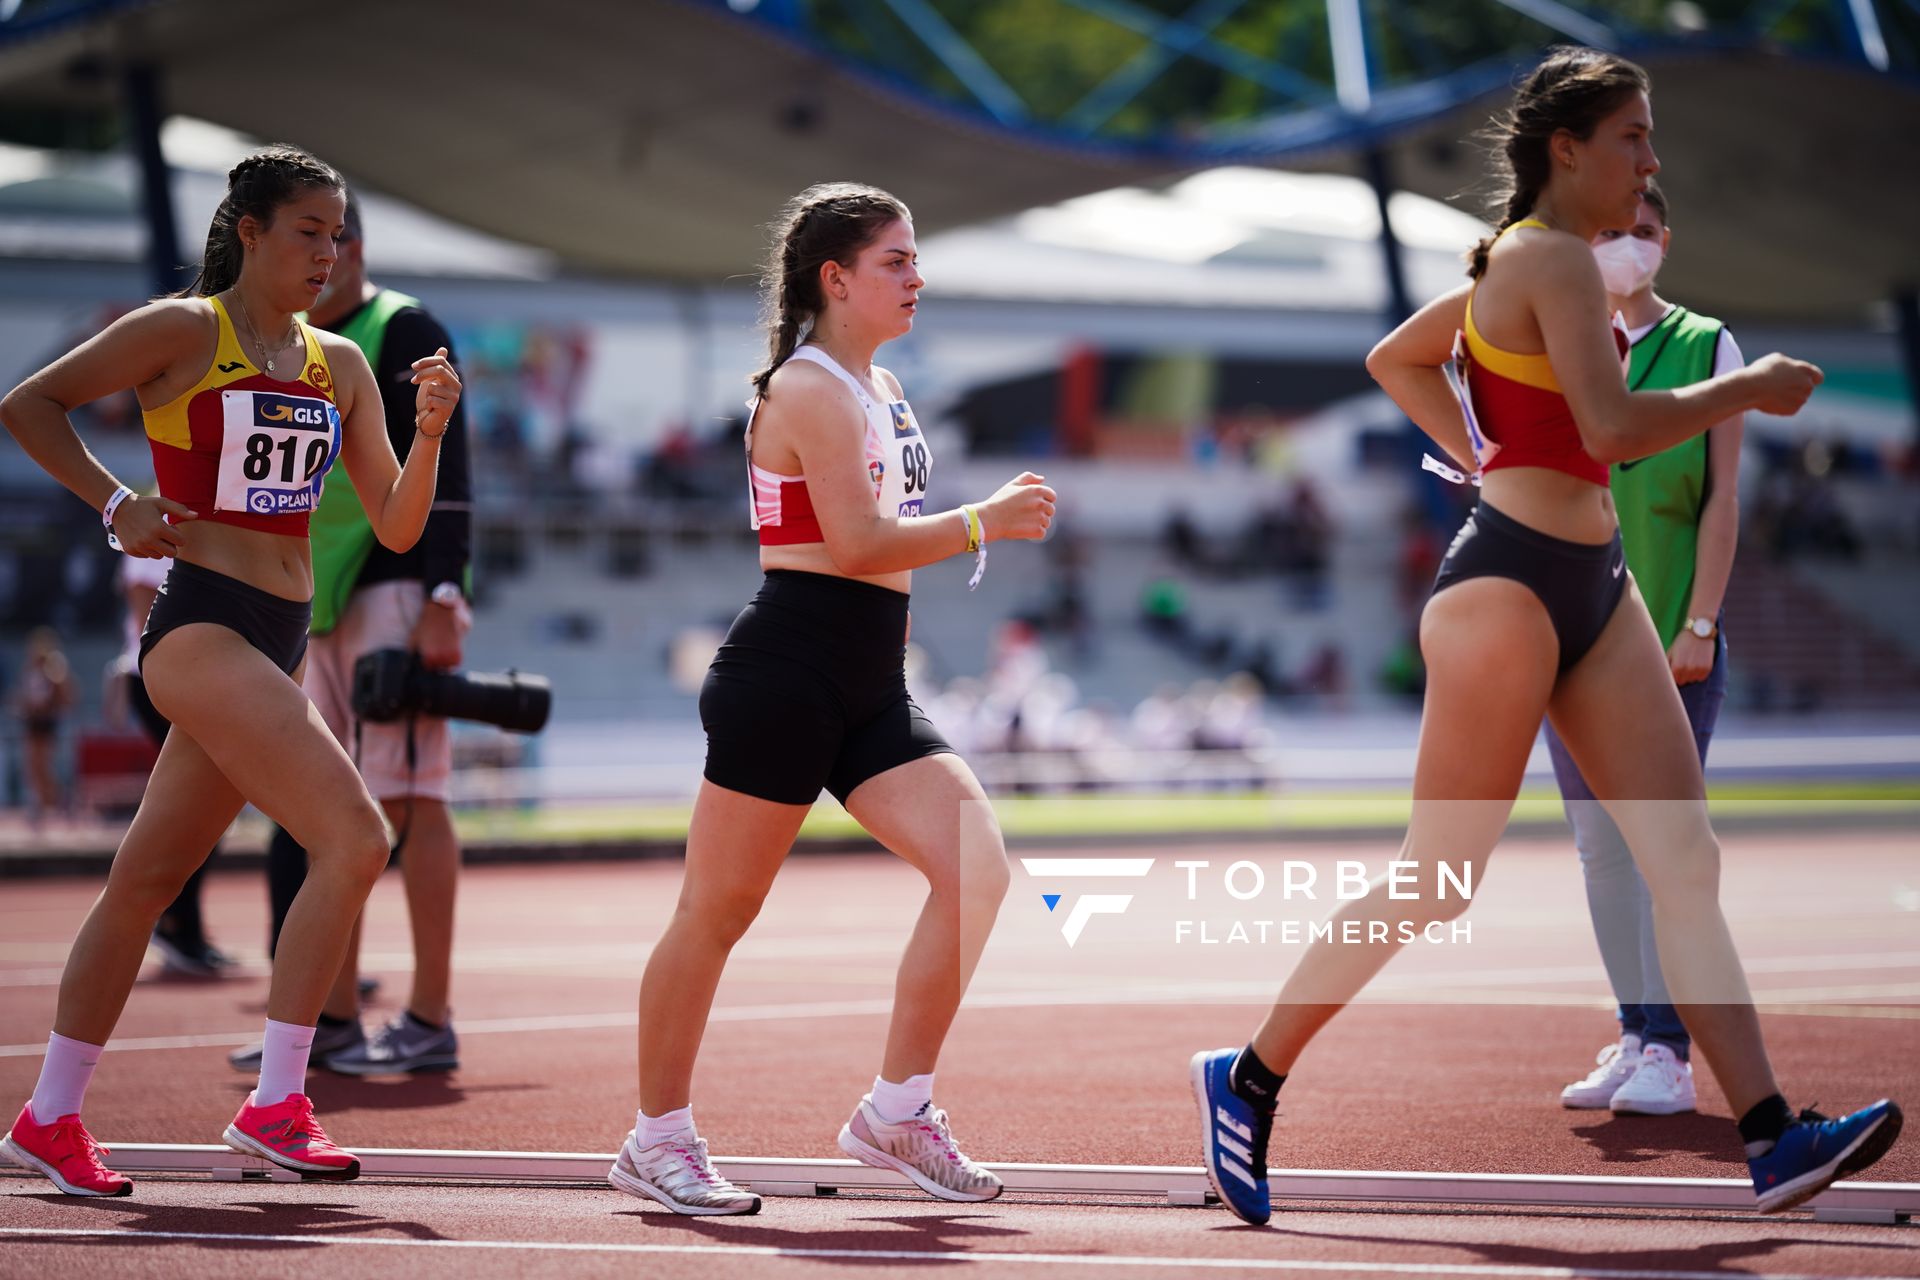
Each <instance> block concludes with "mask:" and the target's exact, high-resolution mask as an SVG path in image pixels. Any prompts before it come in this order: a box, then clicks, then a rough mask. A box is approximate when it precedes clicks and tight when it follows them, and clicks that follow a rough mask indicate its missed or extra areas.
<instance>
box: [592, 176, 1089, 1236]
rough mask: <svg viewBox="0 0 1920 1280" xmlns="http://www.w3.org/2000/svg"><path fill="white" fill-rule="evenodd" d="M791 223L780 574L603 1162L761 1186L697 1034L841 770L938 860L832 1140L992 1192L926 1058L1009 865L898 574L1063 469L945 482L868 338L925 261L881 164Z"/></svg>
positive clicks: (734, 680)
mask: <svg viewBox="0 0 1920 1280" xmlns="http://www.w3.org/2000/svg"><path fill="white" fill-rule="evenodd" d="M778 241H779V242H778V244H777V245H776V247H775V251H774V252H773V253H772V254H771V255H770V257H769V263H770V266H769V268H768V275H767V278H766V279H765V280H764V281H763V284H764V286H765V287H766V289H767V292H768V295H769V297H771V298H773V299H774V300H775V301H776V304H777V305H776V312H777V314H776V315H775V316H774V317H773V323H772V324H771V325H770V326H769V328H770V330H771V333H770V334H769V337H770V338H771V341H770V343H769V346H770V348H771V351H770V355H771V359H770V360H769V362H768V367H767V368H766V369H765V370H764V371H763V372H762V373H761V374H759V375H758V376H757V377H756V378H755V379H754V384H755V386H756V388H757V390H758V392H759V395H758V397H757V398H756V399H755V401H754V402H753V409H752V415H751V417H750V418H749V419H748V423H747V431H746V453H747V468H748V477H749V503H750V505H749V508H748V518H749V519H750V520H751V522H752V526H753V528H754V529H755V530H756V531H757V532H758V534H759V538H760V564H761V567H762V568H763V569H764V570H765V571H766V574H765V577H764V579H763V580H762V583H761V587H760V591H759V593H758V594H757V595H755V596H754V598H753V599H752V600H751V601H750V602H748V604H747V606H746V607H745V608H744V609H743V610H742V611H741V612H740V615H739V616H738V617H737V618H736V619H735V620H734V623H733V625H732V627H731V628H730V629H729V630H728V632H727V637H726V640H725V642H724V643H722V644H721V645H720V647H719V650H718V651H717V653H716V654H715V656H714V660H713V663H712V664H711V665H710V666H709V668H708V670H707V677H706V680H705V681H704V682H703V684H702V686H701V690H700V720H701V723H702V725H703V727H704V728H705V730H706V735H707V758H706V764H705V768H704V769H703V771H702V773H703V776H702V779H701V783H700V792H699V795H698V797H697V799H696V800H695V801H694V809H693V821H692V823H691V825H690V826H689V828H688V832H687V880H686V884H685V885H684V886H683V887H682V890H681V895H680V907H679V910H677V911H676V912H675V913H674V917H673V921H672V923H671V924H670V925H669V926H668V928H667V931H666V933H665V935H664V936H663V937H661V939H660V940H659V942H658V943H657V944H656V945H655V946H654V949H653V955H652V957H651V958H650V959H649V961H648V963H647V972H646V977H645V978H644V980H643V981H642V983H641V988H640V1027H641V1036H640V1104H641V1110H640V1114H639V1115H638V1116H636V1117H635V1122H634V1128H633V1132H632V1133H631V1134H629V1135H628V1136H627V1140H626V1142H625V1143H624V1144H623V1145H622V1147H621V1151H620V1156H619V1158H618V1160H617V1161H616V1162H615V1164H614V1166H613V1169H612V1171H611V1172H610V1173H609V1175H608V1178H609V1181H611V1182H612V1183H613V1185H614V1186H616V1187H618V1188H620V1189H621V1190H622V1191H626V1192H629V1193H630V1194H632V1195H635V1196H640V1197H642V1198H645V1199H648V1200H653V1201H657V1202H659V1203H661V1204H664V1205H666V1206H667V1207H668V1208H670V1209H673V1210H674V1211H676V1212H679V1213H688V1214H726V1213H753V1212H757V1211H758V1210H759V1208H760V1199H759V1197H758V1196H755V1195H753V1194H752V1193H750V1192H747V1191H743V1190H741V1189H740V1188H738V1187H735V1186H733V1185H732V1184H730V1183H728V1182H727V1180H726V1179H725V1178H724V1177H722V1176H720V1174H719V1173H718V1172H717V1171H716V1170H715V1169H714V1168H713V1165H712V1164H711V1162H710V1161H709V1160H708V1159H707V1154H706V1144H705V1143H704V1142H702V1141H701V1140H700V1139H699V1137H698V1135H697V1132H696V1130H695V1128H694V1125H693V1114H692V1111H691V1109H690V1108H689V1105H688V1097H689V1091H690V1089H691V1087H692V1075H693V1064H694V1057H695V1055H696V1053H697V1052H698V1049H699V1044H700V1039H701V1034H702V1031H703V1030H704V1028H705V1024H706V1020H707V1015H708V1011H709V1009H710V1008H711V1003H712V998H713V993H714V989H715V986H716V984H717V983H718V982H719V980H720V976H721V970H722V968H723V967H724V965H725V963H726V958H727V950H728V948H729V946H730V945H731V943H732V941H733V939H735V938H738V937H739V936H740V934H741V931H742V930H743V929H744V928H745V927H746V924H747V922H748V921H749V920H750V919H751V918H752V915H753V912H754V911H755V910H756V909H757V907H758V904H759V902H760V899H761V896H762V895H763V894H765V892H766V891H767V888H768V885H769V884H770V883H771V880H772V877H773V873H774V870H775V868H776V867H777V866H778V865H779V863H780V860H781V859H782V858H783V857H785V856H786V851H787V848H788V846H789V845H790V844H791V843H792V841H793V837H794V833H795V832H796V831H798V830H799V827H800V823H801V820H802V819H804V818H805V817H806V815H807V812H808V810H809V809H810V808H811V807H812V805H813V802H814V801H815V800H816V799H817V798H818V797H819V795H820V793H821V792H822V791H826V792H828V793H829V794H831V795H833V796H834V797H835V798H836V799H837V800H839V801H840V802H841V804H843V805H844V806H845V807H846V810H847V812H848V813H850V814H852V815H853V817H854V818H855V819H856V820H857V821H858V822H860V823H861V824H862V825H863V826H865V827H866V828H867V830H869V831H870V832H872V833H873V834H874V835H875V836H877V837H878V838H879V839H880V840H881V842H882V843H884V844H885V845H886V846H887V848H889V849H891V850H892V851H893V852H895V853H897V854H898V855H900V856H901V857H902V858H904V859H905V860H906V861H908V862H909V863H911V864H912V865H913V866H914V867H915V868H916V869H917V870H919V871H920V872H921V873H922V874H924V875H925V876H926V877H927V881H928V898H927V901H926V904H925V906H924V908H923V909H922V910H920V912H919V914H918V916H917V918H916V920H915V921H914V922H913V923H912V926H911V927H912V929H913V937H912V940H911V941H910V942H909V943H908V944H907V949H906V955H905V958H904V959H903V960H902V961H901V964H900V971H899V975H898V977H897V979H896V986H895V989H896V990H897V991H898V992H899V993H900V1002H899V1005H898V1006H897V1008H896V1009H895V1011H894V1019H893V1027H892V1030H891V1032H890V1033H889V1035H888V1037H887V1041H886V1046H885V1050H884V1054H883V1056H882V1057H881V1059H880V1062H879V1064H878V1065H879V1071H878V1073H877V1075H876V1077H875V1080H874V1086H873V1090H872V1092H871V1093H869V1094H868V1096H867V1097H865V1098H863V1099H861V1100H860V1102H859V1104H858V1105H857V1106H856V1107H855V1109H854V1113H853V1115H852V1117H851V1118H849V1119H848V1121H847V1123H846V1125H845V1126H844V1127H842V1129H841V1131H840V1135H839V1142H840V1147H841V1149H842V1150H843V1151H845V1152H847V1154H849V1155H851V1156H854V1157H855V1158H856V1159H859V1160H863V1161H865V1162H867V1163H869V1164H877V1165H881V1166H883V1167H886V1168H889V1169H893V1170H895V1171H897V1172H901V1173H904V1174H905V1175H906V1176H907V1177H908V1178H909V1179H911V1180H912V1181H913V1182H914V1183H915V1184H916V1185H917V1186H919V1187H921V1188H922V1189H923V1190H925V1191H927V1192H928V1193H929V1194H932V1195H935V1196H938V1197H940V1198H942V1199H945V1200H954V1201H977V1200H988V1199H991V1198H993V1197H994V1196H996V1195H998V1194H999V1192H1000V1185H1001V1184H1000V1180H999V1178H998V1177H996V1176H995V1175H994V1174H993V1173H992V1171H990V1170H988V1169H985V1168H982V1167H981V1166H980V1165H977V1164H975V1163H974V1162H973V1161H971V1160H969V1159H967V1157H966V1156H965V1154H964V1153H962V1152H961V1150H960V1148H959V1147H958V1145H957V1144H956V1142H955V1140H954V1136H953V1132H952V1130H951V1129H950V1128H949V1127H948V1125H947V1121H946V1116H945V1113H944V1112H942V1111H940V1110H939V1108H938V1107H937V1106H935V1105H934V1103H933V1072H934V1066H935V1063H936V1060H937V1058H938V1057H939V1054H940V1050H941V1046H942V1044H943V1043H944V1041H945V1039H946V1034H947V1028H948V1026H949V1024H950V1023H951V1021H952V1019H953V1016H954V1013H955V1012H956V1010H957V1009H958V1006H959V1003H960V998H961V995H962V994H963V993H964V991H965V990H966V985H967V979H968V977H969V976H970V975H971V974H972V971H973V967H974V962H975V961H976V960H977V959H978V957H979V954H980V948H981V947H982V946H983V945H984V944H985V942H986V938H987V934H988V932H989V931H990V930H991V928H992V923H993V917H994V914H995V912H997V911H998V909H999V905H1000V898H1001V895H1002V894H1004V892H1005V890H1006V886H1007V879H1008V873H1007V862H1006V849H1005V846H1004V844H1003V843H1002V841H1001V839H1000V832H999V828H998V826H997V824H996V823H995V821H994V818H993V813H992V809H991V806H990V805H989V804H988V801H987V798H986V796H985V794H984V793H983V792H982V790H981V788H980V784H979V782H978V781H977V780H976V779H975V778H974V776H973V773H972V771H971V770H970V769H969V768H968V767H967V764H966V762H965V761H964V760H962V759H961V758H960V756H959V755H958V754H956V753H955V752H954V750H953V747H952V746H951V744H949V743H948V742H947V741H946V740H945V739H944V738H943V737H942V736H941V735H940V732H939V730H938V729H937V728H936V727H935V726H934V724H933V722H932V720H931V719H930V718H928V716H927V715H926V714H925V713H924V712H923V711H922V710H921V709H920V708H919V707H918V706H917V705H916V704H915V703H914V700H913V696H912V693H911V691H910V690H909V689H908V687H907V680H906V673H905V656H906V640H907V630H908V624H907V603H908V594H907V593H908V589H909V587H910V586H911V583H912V578H913V570H914V569H916V568H919V567H921V566H922V565H931V564H934V563H936V562H938V561H940V560H944V559H947V558H948V557H950V556H955V555H961V554H964V553H966V552H970V551H982V554H983V557H984V548H983V544H984V543H986V542H988V541H999V540H1002V539H1036V538H1039V537H1041V536H1043V535H1044V534H1045V533H1046V530H1047V528H1048V526H1049V524H1050V523H1051V521H1052V517H1053V504H1054V494H1053V490H1052V489H1049V488H1048V487H1047V486H1046V484H1045V483H1044V482H1043V480H1042V478H1041V477H1040V476H1038V475H1035V474H1033V473H1032V472H1025V473H1022V474H1021V475H1019V476H1017V477H1015V478H1014V480H1013V481H1012V482H1010V483H1009V484H1007V485H1005V486H1004V487H1002V488H1001V489H1000V491H999V492H998V493H996V494H994V495H993V496H992V497H991V498H988V499H987V500H986V501H985V502H981V503H977V504H970V505H968V506H965V507H959V508H950V509H948V510H945V511H936V510H933V509H932V508H931V507H930V506H929V503H928V498H927V486H928V483H929V481H930V480H931V478H932V456H931V454H930V453H929V451H928V448H927V440H926V435H925V433H924V432H923V431H922V430H921V426H920V423H919V422H918V421H917V420H916V419H915V417H914V414H913V410H912V409H911V408H910V407H908V404H907V400H906V396H905V394H904V392H903V391H902V390H901V387H900V384H899V382H898V381H896V380H895V379H894V377H893V375H892V374H890V373H888V372H887V371H886V370H885V369H882V368H879V367H877V366H876V365H875V364H874V363H873V359H874V354H875V352H876V351H877V350H878V349H879V348H880V346H881V345H883V344H884V343H887V342H890V341H892V340H894V339H896V338H901V337H904V336H906V334H907V333H908V332H909V331H910V330H911V329H912V328H913V320H914V313H915V311H916V310H917V309H918V307H919V300H920V290H921V286H922V285H923V284H924V283H925V281H924V280H923V279H922V278H921V275H920V271H919V266H918V261H917V257H916V248H915V244H914V236H913V223H912V221H911V219H910V217H909V216H908V214H907V210H906V207H905V206H904V205H902V204H901V203H900V202H899V201H898V200H896V199H894V198H893V197H892V196H890V195H888V194H887V193H886V192H884V191H880V190H878V189H876V188H873V187H864V186H857V185H854V184H849V183H834V184H828V185H825V186H820V187H814V188H810V189H809V190H807V191H805V192H803V193H801V195H800V196H799V197H797V198H796V199H795V200H794V201H793V202H792V203H791V204H789V206H788V207H787V209H786V211H785V214H784V216H783V218H782V219H781V222H780V224H779V237H778ZM803 337H804V339H805V341H804V342H801V341H800V339H801V338H803ZM982 563H984V558H983V561H982ZM898 923H899V925H900V926H901V927H902V928H903V929H904V928H905V927H907V924H908V922H907V921H906V920H904V919H902V920H900V921H899V922H898ZM875 1049H876V1051H879V1050H880V1046H879V1045H878V1044H876V1045H875Z"/></svg>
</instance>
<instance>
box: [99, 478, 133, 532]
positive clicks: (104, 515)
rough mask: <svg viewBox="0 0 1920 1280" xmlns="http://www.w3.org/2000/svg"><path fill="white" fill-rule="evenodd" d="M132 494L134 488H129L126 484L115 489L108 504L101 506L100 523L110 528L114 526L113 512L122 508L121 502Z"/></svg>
mask: <svg viewBox="0 0 1920 1280" xmlns="http://www.w3.org/2000/svg"><path fill="white" fill-rule="evenodd" d="M132 496H133V490H131V489H129V488H127V486H125V485H121V486H120V487H119V488H118V489H115V490H114V491H113V496H112V497H111V498H108V499H107V505H106V506H104V507H102V508H100V523H101V524H102V525H104V526H105V527H106V528H108V529H111V528H113V513H114V512H116V511H118V510H119V509H120V504H121V503H123V502H125V501H126V500H127V499H128V498H131V497H132Z"/></svg>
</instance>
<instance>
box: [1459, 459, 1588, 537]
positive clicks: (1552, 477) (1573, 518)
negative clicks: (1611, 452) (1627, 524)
mask: <svg viewBox="0 0 1920 1280" xmlns="http://www.w3.org/2000/svg"><path fill="white" fill-rule="evenodd" d="M1480 496H1481V497H1483V498H1485V499H1486V500H1487V501H1488V502H1489V503H1491V504H1492V505H1493V506H1494V508H1495V509H1497V510H1498V511H1499V512H1500V513H1501V514H1502V515H1506V516H1510V517H1512V518H1513V519H1515V520H1518V521H1519V522H1520V523H1521V524H1524V525H1526V526H1527V527H1528V528H1529V529H1538V530H1539V531H1540V532H1541V533H1544V534H1546V535H1547V536H1548V537H1552V538H1559V539H1561V540H1562V541H1565V542H1584V543H1588V544H1591V545H1595V546H1598V545H1602V544H1605V543H1608V542H1611V541H1613V535H1614V531H1615V530H1616V529H1618V528H1619V527H1620V521H1619V520H1618V518H1616V516H1615V515H1614V510H1613V494H1612V493H1611V492H1610V491H1609V490H1608V489H1607V488H1606V487H1605V486H1603V485H1597V484H1592V483H1589V482H1588V481H1585V480H1582V479H1580V478H1579V477H1577V476H1570V475H1568V474H1566V473H1565V472H1564V471H1554V470H1551V469H1549V468H1547V467H1506V468H1503V469H1501V470H1498V471H1489V472H1487V473H1486V474H1485V475H1484V476H1482V477H1481V478H1480Z"/></svg>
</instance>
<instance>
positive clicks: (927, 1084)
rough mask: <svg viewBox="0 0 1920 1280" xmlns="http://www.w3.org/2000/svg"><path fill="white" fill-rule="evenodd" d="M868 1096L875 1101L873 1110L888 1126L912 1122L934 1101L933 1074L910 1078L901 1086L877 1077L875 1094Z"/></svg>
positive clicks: (874, 1088)
mask: <svg viewBox="0 0 1920 1280" xmlns="http://www.w3.org/2000/svg"><path fill="white" fill-rule="evenodd" d="M867 1096H868V1097H870V1098H872V1099H873V1109H874V1110H875V1111H878V1112H879V1113H880V1118H881V1119H882V1120H885V1121H886V1122H887V1123H888V1124H899V1123H900V1122H901V1121H902V1120H911V1119H912V1118H913V1117H914V1116H915V1115H917V1114H918V1113H919V1111H920V1109H921V1108H922V1107H924V1106H926V1105H927V1104H928V1103H930V1102H932V1101H933V1072H931V1071H929V1072H927V1073H926V1074H925V1075H918V1076H908V1077H907V1078H906V1079H905V1080H904V1081H902V1082H901V1083H900V1084H895V1083H893V1081H891V1080H882V1079H881V1078H880V1077H879V1076H875V1077H874V1078H873V1092H872V1093H870V1094H868V1095H867Z"/></svg>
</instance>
